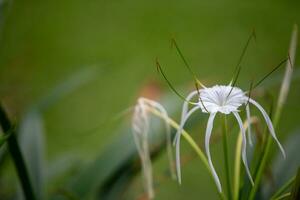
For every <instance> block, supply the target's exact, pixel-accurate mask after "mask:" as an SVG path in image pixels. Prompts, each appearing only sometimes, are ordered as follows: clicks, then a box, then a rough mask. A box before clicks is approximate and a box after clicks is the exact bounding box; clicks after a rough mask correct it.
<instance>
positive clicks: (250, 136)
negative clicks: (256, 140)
mask: <svg viewBox="0 0 300 200" xmlns="http://www.w3.org/2000/svg"><path fill="white" fill-rule="evenodd" d="M246 115H247V121H248V123H249V126H248V131H247V132H248V141H249V144H250V146H253V142H252V133H251V124H250V117H251V114H250V107H249V104H247V105H246Z"/></svg>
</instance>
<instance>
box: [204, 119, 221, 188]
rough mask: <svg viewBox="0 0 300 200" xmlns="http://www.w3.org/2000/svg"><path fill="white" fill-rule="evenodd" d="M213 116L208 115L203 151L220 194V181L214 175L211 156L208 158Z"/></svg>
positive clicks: (215, 174)
mask: <svg viewBox="0 0 300 200" xmlns="http://www.w3.org/2000/svg"><path fill="white" fill-rule="evenodd" d="M215 116H216V113H211V114H210V115H209V118H208V122H207V127H206V132H205V150H206V155H207V158H208V164H209V166H210V169H211V172H212V175H213V177H214V179H215V182H216V185H217V187H218V190H219V192H222V186H221V183H220V179H219V177H218V175H217V173H216V170H215V168H214V166H213V164H212V160H211V156H210V150H209V141H210V136H211V132H212V128H213V125H214V119H215Z"/></svg>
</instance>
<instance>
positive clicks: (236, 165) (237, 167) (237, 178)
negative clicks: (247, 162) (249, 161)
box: [233, 134, 242, 200]
mask: <svg viewBox="0 0 300 200" xmlns="http://www.w3.org/2000/svg"><path fill="white" fill-rule="evenodd" d="M241 149H242V135H241V134H239V135H238V139H237V142H236V152H235V159H234V160H235V163H234V174H233V175H234V177H233V199H234V200H238V199H239V186H240V175H241V174H240V173H241Z"/></svg>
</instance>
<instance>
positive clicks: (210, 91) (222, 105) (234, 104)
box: [198, 85, 247, 114]
mask: <svg viewBox="0 0 300 200" xmlns="http://www.w3.org/2000/svg"><path fill="white" fill-rule="evenodd" d="M246 102H247V96H246V95H245V93H244V92H243V91H242V90H241V89H240V88H237V87H231V86H224V85H215V86H213V87H210V88H205V89H201V90H200V98H199V103H198V104H199V106H200V108H201V110H202V112H209V113H215V112H221V113H224V114H229V113H231V112H234V111H238V108H239V107H240V106H241V105H242V104H244V103H246Z"/></svg>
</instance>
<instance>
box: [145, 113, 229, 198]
mask: <svg viewBox="0 0 300 200" xmlns="http://www.w3.org/2000/svg"><path fill="white" fill-rule="evenodd" d="M147 109H148V110H149V111H150V112H151V113H153V114H154V115H156V116H158V117H160V118H162V119H164V120H167V121H168V123H169V124H170V125H171V126H172V127H173V128H175V129H179V127H180V126H179V125H178V124H177V123H176V122H175V121H174V120H173V119H171V118H165V116H164V115H162V114H161V113H160V112H159V111H157V110H155V109H152V108H147ZM181 134H182V136H183V138H184V139H185V140H186V141H187V142H188V143H189V144H190V145H191V147H192V148H193V149H194V151H195V152H196V154H197V155H198V156H199V158H200V160H201V161H202V162H203V164H204V166H205V168H206V169H207V171H208V172H209V174H210V176H211V177H212V179H213V180H214V178H213V175H212V172H211V169H210V167H209V164H208V161H207V159H206V157H205V154H204V153H203V151H202V150H201V149H200V148H199V147H198V145H197V143H196V142H195V141H194V139H193V138H192V137H191V136H190V135H189V134H188V133H187V132H186V131H185V130H182V132H181ZM216 188H217V186H216ZM217 189H218V188H217ZM218 195H219V197H220V199H222V200H225V199H226V198H225V196H224V194H223V193H220V192H218Z"/></svg>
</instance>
